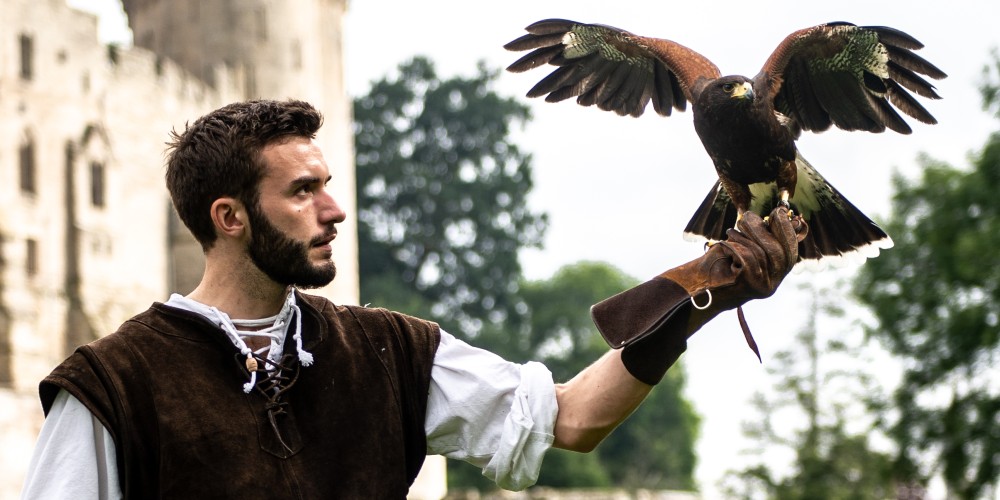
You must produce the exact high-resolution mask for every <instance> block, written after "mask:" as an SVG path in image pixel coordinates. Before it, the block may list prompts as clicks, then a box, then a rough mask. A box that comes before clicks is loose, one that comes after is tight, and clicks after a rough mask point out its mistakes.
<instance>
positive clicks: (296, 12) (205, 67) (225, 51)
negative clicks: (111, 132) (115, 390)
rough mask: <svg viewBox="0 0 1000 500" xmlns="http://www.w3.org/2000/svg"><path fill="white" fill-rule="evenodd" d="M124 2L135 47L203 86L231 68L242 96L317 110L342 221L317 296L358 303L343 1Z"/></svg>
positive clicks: (321, 141)
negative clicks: (331, 274)
mask: <svg viewBox="0 0 1000 500" xmlns="http://www.w3.org/2000/svg"><path fill="white" fill-rule="evenodd" d="M123 4H124V7H125V12H126V13H127V15H128V22H129V26H130V27H131V28H132V32H133V37H134V38H133V40H134V44H135V45H136V46H137V47H141V48H144V49H148V50H150V51H151V52H153V53H154V54H157V56H158V57H161V58H168V59H170V60H172V61H174V62H175V63H177V64H178V65H179V66H181V67H182V68H184V69H186V70H187V71H188V72H190V73H191V74H193V75H195V76H196V77H198V78H199V79H201V80H202V81H205V82H207V83H208V84H209V85H215V84H216V81H215V78H216V75H217V74H220V73H219V72H218V70H219V69H220V68H228V69H231V70H234V72H235V73H236V74H241V75H242V77H243V79H244V81H243V82H241V83H242V87H243V88H244V89H246V95H245V96H243V97H244V98H247V99H252V98H269V99H286V98H296V99H302V100H305V101H308V102H310V103H312V104H313V105H314V106H316V108H317V109H319V110H320V111H322V112H323V114H324V115H325V117H326V120H325V125H324V126H323V128H322V129H321V130H320V133H319V136H318V137H317V141H318V142H319V144H320V147H321V148H322V149H323V153H324V156H325V157H326V161H327V163H328V164H329V166H330V170H331V175H332V176H333V180H332V181H331V183H330V187H331V190H332V192H333V195H334V196H335V198H336V199H337V201H338V202H339V203H340V205H341V207H343V208H344V210H346V211H347V213H348V220H347V221H346V222H345V223H343V224H341V225H340V226H339V228H338V229H339V232H340V234H341V235H342V237H341V238H338V240H337V241H336V242H335V243H334V259H335V261H336V262H337V263H338V273H337V279H336V280H334V282H333V283H332V284H331V285H330V286H328V287H327V288H326V289H324V290H321V291H319V292H320V293H321V294H322V295H326V296H327V297H329V298H331V299H332V300H333V301H334V302H338V303H356V302H357V301H358V273H357V267H356V263H357V260H358V256H357V253H358V251H357V243H356V241H357V238H356V237H355V236H354V235H356V234H357V226H356V223H355V219H354V215H355V214H356V210H355V206H356V201H355V177H354V141H353V132H352V130H351V100H350V98H349V97H348V96H347V92H346V88H345V86H344V68H343V51H342V47H341V45H342V40H343V15H344V12H345V11H346V9H347V0H296V1H295V2H287V1H283V0H209V1H205V0H124V1H123ZM190 118H191V120H194V119H195V118H197V117H196V116H192V117H190ZM164 133H166V131H164ZM181 230H182V231H183V229H181ZM192 244H193V240H192ZM180 251H181V252H182V253H184V252H186V253H188V254H190V253H192V252H190V250H189V249H188V250H184V249H183V248H181V249H180ZM193 253H195V254H197V252H193ZM185 281H186V280H184V279H183V278H181V279H180V282H178V283H175V285H177V288H178V291H187V290H184V289H185V288H188V287H190V286H191V284H190V283H188V282H185ZM195 283H196V282H195Z"/></svg>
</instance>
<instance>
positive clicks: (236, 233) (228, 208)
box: [211, 197, 250, 239]
mask: <svg viewBox="0 0 1000 500" xmlns="http://www.w3.org/2000/svg"><path fill="white" fill-rule="evenodd" d="M211 215H212V223H213V224H214V225H215V230H216V232H218V234H219V236H220V237H223V238H225V237H228V238H233V239H240V238H243V237H245V236H247V234H248V232H249V228H250V223H249V221H248V217H247V211H246V207H245V206H244V205H243V203H242V202H240V201H239V200H237V199H236V198H228V197H227V198H219V199H217V200H215V202H214V203H212V211H211Z"/></svg>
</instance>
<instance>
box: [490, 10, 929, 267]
mask: <svg viewBox="0 0 1000 500" xmlns="http://www.w3.org/2000/svg"><path fill="white" fill-rule="evenodd" d="M525 29H526V31H527V32H528V34H526V35H524V36H521V37H520V38H518V39H516V40H514V41H512V42H510V43H508V44H506V45H505V46H504V47H505V48H506V49H508V50H513V51H523V50H531V52H529V53H528V54H527V55H525V56H524V57H522V58H520V59H519V60H517V61H516V62H514V63H513V64H511V65H510V66H509V67H508V68H507V69H508V70H509V71H512V72H523V71H527V70H530V69H533V68H536V67H538V66H542V65H544V64H546V63H548V64H550V65H553V66H557V69H555V70H554V71H552V72H551V73H550V74H549V75H548V76H546V77H545V78H544V79H542V80H541V81H539V82H538V83H537V84H536V85H535V86H534V87H533V88H532V89H531V90H530V91H529V92H528V94H527V95H528V97H540V96H545V100H546V101H548V102H558V101H562V100H565V99H568V98H571V97H576V101H577V103H579V104H581V105H584V106H591V105H597V107H598V108H600V109H603V110H606V111H614V112H616V113H617V114H619V115H623V116H624V115H630V116H634V117H638V116H640V115H642V114H643V112H644V111H645V109H646V106H647V104H648V103H650V102H652V104H653V110H654V111H655V112H656V113H657V114H659V115H661V116H670V114H671V110H672V109H676V110H678V111H684V110H685V108H686V107H687V103H688V102H690V103H691V107H692V112H693V118H694V127H695V130H696V132H697V133H698V136H699V138H700V139H701V141H702V144H703V145H704V146H705V150H706V151H707V152H708V155H709V157H711V159H712V161H713V163H714V164H715V168H716V171H717V173H718V177H719V180H718V181H717V182H716V183H715V185H714V186H713V187H712V189H711V191H710V192H709V194H708V196H707V197H706V198H705V200H704V201H703V202H702V204H701V206H700V207H699V208H698V210H697V211H696V212H695V214H694V216H693V217H692V218H691V220H690V222H689V223H688V225H687V227H686V228H685V231H684V236H685V238H686V239H701V238H706V239H708V240H709V241H713V240H722V239H724V238H725V232H726V231H727V230H728V229H729V228H732V227H735V224H736V221H737V220H738V217H741V216H742V214H743V212H745V211H746V210H752V211H754V212H756V213H759V214H761V215H764V214H767V213H769V212H770V211H771V210H772V209H773V208H774V207H775V206H776V205H777V204H779V203H780V204H783V205H785V206H790V208H791V210H792V211H794V212H797V213H798V214H799V215H801V216H802V217H803V218H804V219H805V220H806V221H807V223H808V225H809V232H808V234H807V236H806V238H805V239H804V240H803V241H802V242H801V243H800V244H799V262H800V263H805V262H817V261H819V260H820V259H823V258H827V257H835V256H842V255H850V254H855V253H857V254H860V255H862V256H864V257H874V256H876V255H878V253H879V248H889V247H891V246H892V239H891V238H889V236H888V235H887V234H886V233H885V232H884V231H883V230H882V229H881V228H879V227H878V225H876V224H875V223H874V222H873V221H872V220H871V219H869V218H868V217H867V216H865V215H864V214H863V213H862V212H861V211H860V210H858V209H857V208H856V207H855V206H854V205H852V204H851V203H850V202H849V201H848V200H847V199H846V198H845V197H844V196H843V195H841V194H840V192H838V191H837V190H836V189H835V188H834V187H833V186H832V185H830V183H829V182H827V181H826V180H825V179H824V178H823V177H822V176H821V175H820V174H819V172H817V171H816V169H814V168H813V167H812V166H811V165H810V164H809V163H808V162H807V161H806V160H805V159H804V158H803V157H802V155H801V154H800V153H799V151H798V148H797V147H796V145H795V141H796V139H797V138H798V137H799V135H800V134H801V132H802V131H815V132H820V131H823V130H827V129H829V128H830V127H831V126H832V125H835V126H836V127H838V128H841V129H844V130H864V131H868V132H883V131H885V129H887V128H888V129H890V130H893V131H896V132H898V133H901V134H909V133H910V132H911V129H910V127H909V125H908V124H907V123H906V122H905V121H904V120H903V118H902V117H901V116H900V115H899V113H897V110H899V111H902V112H903V113H905V114H907V115H909V116H911V117H913V118H915V119H916V120H918V121H920V122H923V123H928V124H933V123H936V120H935V119H934V117H933V116H931V114H930V113H929V112H928V111H927V110H926V109H925V108H924V107H923V106H922V105H921V104H920V103H919V102H918V101H917V100H916V98H915V97H914V96H913V95H911V94H910V93H911V92H912V93H914V94H917V95H919V96H922V97H926V98H930V99H940V96H938V94H937V92H936V91H935V88H934V86H933V85H931V84H930V83H928V81H927V80H926V79H924V77H923V76H921V75H924V76H927V77H930V78H933V79H941V78H944V77H945V76H946V75H945V73H944V72H942V71H941V70H940V69H938V68H937V67H935V66H934V65H933V64H931V63H929V62H928V61H926V60H925V59H923V58H922V57H920V56H918V55H916V54H914V53H913V51H914V50H917V49H920V48H922V47H923V45H922V44H921V43H920V42H919V41H917V40H916V39H915V38H913V37H912V36H910V35H908V34H906V33H903V32H902V31H899V30H896V29H893V28H889V27H884V26H856V25H854V24H851V23H845V22H834V23H827V24H822V25H819V26H814V27H811V28H806V29H802V30H798V31H795V32H794V33H792V34H790V35H788V36H787V37H785V39H784V40H782V41H781V43H780V44H779V45H778V47H777V48H776V49H775V50H774V52H773V53H772V54H771V55H770V57H768V59H767V61H766V62H765V63H764V66H763V68H762V69H761V70H760V72H759V73H758V74H757V75H756V76H755V77H753V78H747V77H745V76H740V75H732V76H722V74H721V73H720V71H719V69H718V67H716V65H715V64H713V63H712V62H711V61H710V60H708V59H707V58H705V57H704V56H702V55H701V54H699V53H697V52H695V51H694V50H691V49H689V48H687V47H685V46H683V45H680V44H678V43H676V42H673V41H670V40H665V39H660V38H650V37H645V36H639V35H635V34H633V33H629V32H627V31H624V30H621V29H618V28H614V27H611V26H605V25H600V24H584V23H578V22H575V21H569V20H564V19H547V20H543V21H539V22H536V23H534V24H532V25H530V26H528V27H527V28H525Z"/></svg>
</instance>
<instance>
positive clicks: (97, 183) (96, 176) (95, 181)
mask: <svg viewBox="0 0 1000 500" xmlns="http://www.w3.org/2000/svg"><path fill="white" fill-rule="evenodd" d="M90 204H91V205H93V206H95V207H104V164H103V163H100V162H96V161H95V162H91V164H90Z"/></svg>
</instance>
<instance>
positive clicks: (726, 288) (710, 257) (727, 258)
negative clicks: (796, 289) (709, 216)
mask: <svg viewBox="0 0 1000 500" xmlns="http://www.w3.org/2000/svg"><path fill="white" fill-rule="evenodd" d="M737 227H738V228H739V231H736V230H733V229H730V230H729V231H728V232H727V233H726V239H725V240H724V241H720V242H718V243H716V244H714V245H712V246H711V247H710V248H709V249H708V251H707V252H705V255H703V256H701V257H700V258H698V259H695V260H693V261H691V262H688V263H687V264H684V265H682V266H679V267H675V268H673V269H671V270H669V271H666V272H664V273H663V274H661V275H660V277H661V278H666V279H669V280H671V281H673V282H675V283H677V284H679V285H681V286H682V287H683V288H684V289H685V290H686V291H687V292H688V294H689V295H691V296H692V297H695V300H696V302H697V303H699V304H705V303H706V301H707V300H708V299H709V298H708V297H699V295H705V291H706V290H708V291H709V293H711V294H712V297H711V300H712V304H714V306H715V307H714V308H713V309H715V313H716V314H718V313H719V312H722V311H725V310H729V309H734V308H736V307H738V306H740V305H743V304H744V303H746V302H747V301H749V300H751V299H762V298H765V297H770V296H771V295H773V294H774V292H775V290H777V289H778V285H779V284H781V281H782V280H783V279H784V278H785V276H786V275H787V274H788V272H789V271H791V269H792V266H794V265H795V263H796V262H798V260H799V242H800V241H802V240H803V239H805V237H806V234H808V232H809V228H808V226H807V225H806V223H805V221H804V220H802V217H800V216H794V217H790V216H789V214H788V209H786V208H783V207H779V208H776V209H774V211H772V212H771V215H770V216H768V218H767V219H761V218H760V216H758V215H757V214H755V213H753V212H746V213H744V214H743V218H742V219H740V222H739V223H738V224H737ZM713 316H714V314H713ZM692 333H693V332H692Z"/></svg>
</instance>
